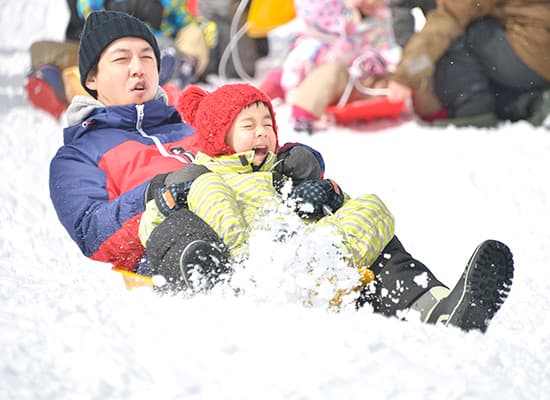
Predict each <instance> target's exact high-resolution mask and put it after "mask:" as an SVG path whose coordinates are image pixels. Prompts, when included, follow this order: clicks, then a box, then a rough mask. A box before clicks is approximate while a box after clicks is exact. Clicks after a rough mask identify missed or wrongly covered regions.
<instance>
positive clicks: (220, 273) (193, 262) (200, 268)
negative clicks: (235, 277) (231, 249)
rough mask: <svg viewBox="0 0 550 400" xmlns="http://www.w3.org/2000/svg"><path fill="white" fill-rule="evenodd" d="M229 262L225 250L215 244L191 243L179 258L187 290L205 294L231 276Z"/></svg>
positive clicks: (198, 241)
mask: <svg viewBox="0 0 550 400" xmlns="http://www.w3.org/2000/svg"><path fill="white" fill-rule="evenodd" d="M228 264H229V262H228V259H227V255H226V254H225V253H224V251H223V249H220V248H218V247H217V246H216V245H215V244H214V243H210V242H206V241H204V240H194V241H192V242H191V243H189V244H188V245H187V246H185V248H184V249H183V251H182V252H181V256H180V258H179V269H180V272H181V278H182V280H183V282H184V283H185V286H186V287H187V288H190V289H192V290H193V291H194V292H205V291H208V290H210V289H212V287H213V286H214V285H216V284H217V283H220V282H222V281H224V280H225V279H227V278H228V276H229V272H230V270H229V265H228Z"/></svg>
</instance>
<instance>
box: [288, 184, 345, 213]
mask: <svg viewBox="0 0 550 400" xmlns="http://www.w3.org/2000/svg"><path fill="white" fill-rule="evenodd" d="M290 198H291V199H294V200H295V201H296V211H297V212H298V215H300V217H302V218H307V219H315V220H317V219H319V218H321V217H323V216H324V215H329V214H332V213H333V212H335V211H336V210H338V209H339V208H340V207H342V204H344V193H343V192H342V189H340V186H338V185H337V184H336V182H334V181H333V180H331V179H311V180H307V181H305V182H302V183H300V184H299V185H298V186H296V187H295V188H294V189H293V190H292V193H291V194H290Z"/></svg>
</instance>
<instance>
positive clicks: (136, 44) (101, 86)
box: [86, 37, 159, 106]
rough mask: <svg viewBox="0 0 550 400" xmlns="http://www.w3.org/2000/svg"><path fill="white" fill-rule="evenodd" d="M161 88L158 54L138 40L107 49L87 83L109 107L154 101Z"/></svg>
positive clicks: (122, 41)
mask: <svg viewBox="0 0 550 400" xmlns="http://www.w3.org/2000/svg"><path fill="white" fill-rule="evenodd" d="M158 84H159V74H158V68H157V59H156V57H155V52H154V51H153V48H152V47H151V45H150V44H149V43H148V42H147V41H145V40H143V39H139V38H135V37H124V38H121V39H117V40H115V41H114V42H112V43H111V44H110V45H109V46H108V47H106V48H105V50H104V51H103V53H101V56H100V57H99V63H98V65H97V74H96V75H95V76H92V74H89V75H88V78H87V79H86V86H87V87H88V88H89V89H92V90H95V91H97V99H98V100H99V101H100V102H101V103H103V104H105V105H106V106H121V105H127V104H143V103H145V102H146V101H149V100H153V99H154V98H155V95H156V93H157V87H158Z"/></svg>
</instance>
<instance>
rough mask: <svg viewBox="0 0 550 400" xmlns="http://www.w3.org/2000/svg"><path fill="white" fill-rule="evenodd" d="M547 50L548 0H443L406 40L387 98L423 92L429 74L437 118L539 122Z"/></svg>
mask: <svg viewBox="0 0 550 400" xmlns="http://www.w3.org/2000/svg"><path fill="white" fill-rule="evenodd" d="M549 48H550V2H548V1H543V0H501V1H494V0H468V1H452V0H441V1H438V2H437V7H436V8H435V9H434V10H432V11H430V12H429V13H428V15H427V18H426V24H425V25H424V27H423V29H422V30H421V31H419V32H417V33H415V34H414V35H413V36H412V37H411V39H410V40H409V42H408V43H407V45H406V46H405V49H404V51H403V56H402V59H401V61H400V63H399V64H398V66H397V68H396V69H395V72H394V74H393V77H392V80H391V81H390V83H389V89H390V92H391V94H390V97H391V98H393V99H401V98H404V97H407V96H408V95H409V92H410V89H413V91H414V92H415V93H416V92H418V91H421V89H422V88H424V87H426V85H428V84H429V79H430V77H432V76H433V86H434V91H435V94H436V95H437V97H438V99H439V101H440V102H441V104H442V106H443V109H442V110H437V111H435V112H434V114H437V115H438V118H439V119H441V120H442V121H440V123H438V124H453V125H457V126H463V125H475V126H494V125H496V123H497V121H499V120H510V121H518V120H528V121H530V122H531V123H532V124H533V125H536V126H537V125H541V124H542V123H543V122H544V120H545V118H546V117H547V116H548V114H549V113H550V52H549V51H548V49H549ZM413 97H414V94H413ZM432 111H434V110H432ZM427 117H429V116H427ZM429 118H430V119H435V118H431V117H429ZM549 122H550V121H549Z"/></svg>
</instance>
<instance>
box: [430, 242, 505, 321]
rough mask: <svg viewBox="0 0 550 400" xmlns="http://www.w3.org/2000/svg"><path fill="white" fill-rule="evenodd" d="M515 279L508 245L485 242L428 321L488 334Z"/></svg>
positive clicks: (434, 309)
mask: <svg viewBox="0 0 550 400" xmlns="http://www.w3.org/2000/svg"><path fill="white" fill-rule="evenodd" d="M513 276H514V261H513V258H512V253H511V251H510V249H509V248H508V246H506V245H505V244H504V243H501V242H499V241H496V240H486V241H485V242H483V243H481V244H480V245H479V246H478V247H477V249H476V250H475V251H474V253H473V254H472V256H471V257H470V260H469V261H468V264H467V265H466V269H465V270H464V273H463V274H462V276H461V277H460V279H459V280H458V282H457V284H456V285H455V287H454V289H452V290H451V292H450V293H449V295H448V296H447V297H445V298H443V299H441V300H439V301H438V303H437V304H436V306H435V307H434V308H433V311H432V312H431V313H430V315H429V316H428V318H427V320H426V322H428V323H434V324H439V323H442V324H444V325H454V326H457V327H459V328H461V329H462V330H464V331H470V330H472V329H479V330H480V331H481V332H485V331H486V330H487V325H488V324H489V321H490V320H491V319H492V318H493V316H494V315H495V313H496V312H497V311H498V310H499V308H500V306H501V305H502V304H503V303H504V300H506V297H508V293H509V292H510V287H511V286H512V278H513Z"/></svg>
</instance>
